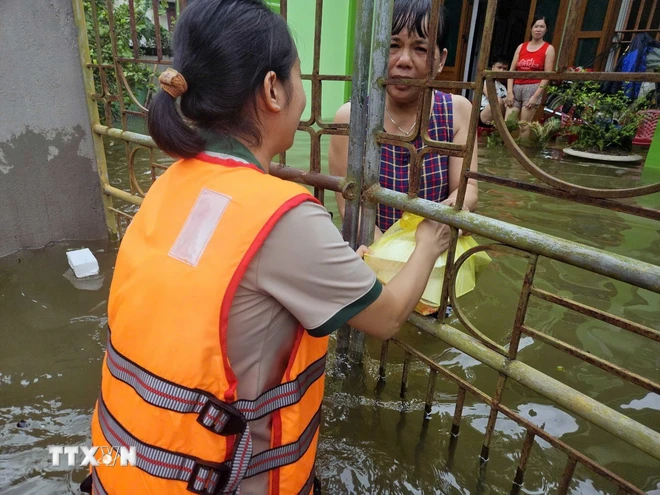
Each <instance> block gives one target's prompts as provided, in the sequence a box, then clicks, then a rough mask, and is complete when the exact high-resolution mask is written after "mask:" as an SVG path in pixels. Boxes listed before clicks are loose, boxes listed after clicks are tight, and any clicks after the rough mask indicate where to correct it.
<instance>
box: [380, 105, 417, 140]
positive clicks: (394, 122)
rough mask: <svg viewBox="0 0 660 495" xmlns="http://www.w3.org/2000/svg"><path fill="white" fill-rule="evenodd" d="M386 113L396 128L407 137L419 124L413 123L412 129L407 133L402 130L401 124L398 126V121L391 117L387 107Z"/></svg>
mask: <svg viewBox="0 0 660 495" xmlns="http://www.w3.org/2000/svg"><path fill="white" fill-rule="evenodd" d="M385 112H386V113H387V118H388V119H390V121H391V122H392V123H393V124H394V125H395V126H396V128H397V129H399V130H400V131H401V132H402V133H403V134H404V135H405V136H407V135H408V134H410V133H411V132H412V130H413V129H414V128H415V124H416V123H417V122H413V125H412V127H411V128H410V129H408V130H407V131H404V130H403V129H401V127H399V124H397V123H396V121H395V120H394V119H393V118H392V115H390V111H389V110H388V109H387V107H385Z"/></svg>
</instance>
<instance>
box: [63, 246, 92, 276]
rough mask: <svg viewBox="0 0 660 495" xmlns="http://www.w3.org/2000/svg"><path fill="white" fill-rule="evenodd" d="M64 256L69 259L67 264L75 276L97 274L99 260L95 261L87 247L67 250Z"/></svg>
mask: <svg viewBox="0 0 660 495" xmlns="http://www.w3.org/2000/svg"><path fill="white" fill-rule="evenodd" d="M66 258H67V260H69V266H70V267H71V269H72V270H73V273H74V274H75V275H76V277H77V278H85V277H91V276H92V275H98V274H99V262H98V261H96V258H95V257H94V255H93V254H92V252H91V251H90V250H89V249H87V248H85V249H78V250H76V251H68V252H67V253H66Z"/></svg>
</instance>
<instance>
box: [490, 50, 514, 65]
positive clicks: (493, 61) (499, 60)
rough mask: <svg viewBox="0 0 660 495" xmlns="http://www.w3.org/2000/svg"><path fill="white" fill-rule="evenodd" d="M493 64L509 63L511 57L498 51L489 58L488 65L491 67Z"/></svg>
mask: <svg viewBox="0 0 660 495" xmlns="http://www.w3.org/2000/svg"><path fill="white" fill-rule="evenodd" d="M495 64H502V65H510V64H511V59H510V58H509V57H506V56H505V55H503V54H501V53H499V54H497V55H495V56H493V57H492V58H491V59H490V66H491V67H492V66H493V65H495Z"/></svg>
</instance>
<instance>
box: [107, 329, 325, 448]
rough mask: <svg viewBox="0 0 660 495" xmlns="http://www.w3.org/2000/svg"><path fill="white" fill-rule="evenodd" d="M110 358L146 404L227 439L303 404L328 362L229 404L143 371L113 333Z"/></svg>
mask: <svg viewBox="0 0 660 495" xmlns="http://www.w3.org/2000/svg"><path fill="white" fill-rule="evenodd" d="M106 356H107V357H106V365H107V367H108V370H109V371H110V373H111V374H112V376H113V377H115V378H116V379H117V380H121V381H122V382H124V383H126V384H127V385H129V386H130V387H131V388H133V390H135V392H136V393H137V394H138V395H139V396H140V397H142V399H144V400H145V401H146V402H148V403H149V404H151V405H153V406H157V407H162V408H163V409H169V410H170V411H176V412H180V413H197V414H199V417H198V420H197V421H198V422H199V423H200V424H201V425H202V426H204V427H205V428H207V429H209V430H210V431H212V432H214V433H217V434H219V435H225V436H226V435H235V434H237V433H239V432H240V431H242V430H243V428H244V425H243V422H244V421H254V420H257V419H259V418H262V417H264V416H266V415H267V414H270V413H272V412H274V411H277V410H278V409H282V408H285V407H288V406H291V405H293V404H296V403H297V402H299V401H300V399H301V398H302V397H303V395H305V392H306V391H307V389H308V388H309V387H310V386H311V385H312V384H313V383H314V382H315V381H316V380H318V379H319V378H321V377H322V376H323V373H324V372H325V361H326V356H325V355H324V356H323V357H321V358H320V359H318V360H316V361H314V362H313V363H312V364H311V365H309V366H308V367H307V369H305V370H304V371H303V372H302V373H300V374H299V375H298V376H297V377H296V378H295V379H294V380H291V381H290V382H286V383H282V384H280V385H278V386H276V387H273V388H271V389H270V390H267V391H266V392H264V393H263V394H261V395H260V396H259V397H257V398H256V399H254V400H243V399H241V400H238V401H236V402H234V403H232V404H228V403H226V402H223V401H220V400H219V399H217V398H216V397H215V396H214V395H213V394H210V393H208V392H205V391H203V390H199V389H192V388H187V387H184V386H182V385H179V384H176V383H174V382H171V381H169V380H166V379H164V378H161V377H159V376H157V375H155V374H153V373H151V372H150V371H148V370H146V369H144V368H142V367H141V366H139V365H138V364H136V363H134V362H133V361H131V360H130V359H128V358H127V357H125V356H124V355H122V354H121V353H120V352H119V351H117V349H115V348H114V346H113V345H112V338H111V334H110V331H108V346H107V349H106ZM238 411H240V414H238ZM241 416H242V417H241Z"/></svg>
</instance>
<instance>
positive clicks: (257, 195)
mask: <svg viewBox="0 0 660 495" xmlns="http://www.w3.org/2000/svg"><path fill="white" fill-rule="evenodd" d="M256 27H258V29H256ZM173 50H174V57H173V63H172V69H168V70H167V71H165V72H164V73H163V74H162V75H161V77H160V82H161V87H162V90H161V91H160V92H159V93H158V94H157V96H156V98H155V99H154V102H153V104H152V106H151V107H150V111H149V132H150V134H151V135H152V137H153V139H154V141H155V142H156V143H157V144H158V146H159V147H160V148H161V149H163V150H164V151H165V152H167V153H169V154H170V155H172V156H174V157H176V158H178V159H179V161H177V162H176V163H174V164H173V165H172V166H171V167H170V168H169V169H168V170H167V171H166V172H165V173H164V174H163V175H162V176H160V177H159V178H158V179H157V180H156V182H155V183H154V184H153V186H152V187H151V189H150V190H149V192H148V194H147V195H146V198H145V200H144V202H143V205H142V206H141V208H140V210H139V212H138V213H137V214H136V215H135V218H134V220H133V222H132V224H131V225H130V227H129V228H128V229H127V232H126V235H125V237H124V239H123V241H122V245H121V248H120V250H119V254H118V258H117V263H116V267H115V271H114V276H113V281H112V286H111V290H110V299H109V304H108V326H109V338H108V345H107V349H106V355H105V359H104V363H103V370H102V382H101V393H100V396H99V399H98V401H97V404H96V408H95V411H94V416H93V419H92V442H93V444H94V445H96V446H125V447H135V448H136V451H137V463H136V465H135V466H121V467H120V466H114V467H113V466H107V465H104V464H103V463H102V462H101V463H99V465H98V466H94V467H92V473H91V475H90V478H89V479H88V481H87V483H86V484H85V485H86V488H87V489H90V488H91V490H92V492H93V493H94V494H95V495H96V494H98V495H103V494H109V495H115V494H117V495H124V494H129V493H140V494H185V493H198V494H215V493H235V492H237V491H239V490H240V493H242V494H244V495H253V494H280V495H288V494H298V493H306V494H309V493H311V492H312V491H313V485H314V480H315V472H314V464H315V458H316V446H317V441H318V430H319V424H320V409H321V402H322V399H323V384H324V382H323V380H324V369H325V356H326V352H327V343H328V336H329V335H330V334H331V333H332V332H333V331H334V330H335V329H336V328H338V327H339V326H341V325H342V324H344V323H346V322H348V323H350V324H351V325H353V326H354V327H356V328H358V329H359V330H361V331H363V332H365V333H367V334H370V335H372V336H375V337H378V338H381V339H386V338H389V337H391V336H392V335H393V334H395V333H396V332H397V331H398V329H399V327H400V326H401V325H402V324H403V322H404V321H405V320H406V319H407V317H408V316H409V315H410V313H411V312H412V310H413V308H414V307H415V304H416V303H417V302H418V301H419V299H420V297H421V294H422V292H423V290H424V287H425V285H426V282H427V280H428V277H429V275H430V273H431V270H432V267H433V264H434V262H435V260H436V259H437V258H438V256H439V255H440V254H441V253H442V251H444V249H446V247H447V239H448V235H447V230H448V229H447V227H446V226H444V225H440V224H438V223H435V222H431V221H425V222H423V223H422V224H421V225H420V227H419V228H418V230H417V248H416V250H415V252H414V253H413V255H412V257H411V258H410V261H409V262H408V264H407V265H406V266H405V267H404V269H402V270H401V272H400V273H399V274H398V275H397V277H396V278H395V279H394V280H393V281H392V282H390V283H389V284H388V285H387V287H382V286H381V284H380V283H379V282H378V281H377V280H376V278H375V276H374V274H373V273H372V272H371V270H370V269H369V268H368V267H367V266H366V265H365V264H364V262H363V261H362V260H361V259H360V257H359V256H358V255H357V254H356V253H355V252H353V251H352V250H351V249H350V247H349V246H348V245H347V243H346V242H344V241H343V239H342V238H341V236H340V234H339V232H338V231H337V229H336V228H335V226H334V225H333V224H332V222H331V219H330V215H329V214H328V213H327V212H326V210H325V209H324V208H323V207H322V206H321V205H320V204H318V202H316V201H315V199H314V198H313V196H312V195H310V194H309V192H308V191H307V190H306V189H305V188H304V187H302V186H300V185H297V184H294V183H291V182H287V181H283V180H280V179H278V178H276V177H274V176H271V175H269V173H268V172H269V166H270V162H271V160H272V158H273V157H274V156H276V155H278V154H279V153H280V152H283V151H285V150H287V149H288V148H289V147H291V145H292V143H293V137H294V134H295V131H296V128H297V126H298V122H299V120H300V116H301V114H302V112H303V109H304V107H305V104H306V99H305V94H304V91H303V88H302V81H301V75H300V61H299V60H298V55H297V51H296V47H295V44H294V42H293V40H292V38H291V35H290V33H289V31H288V28H287V26H286V23H285V21H284V20H283V19H282V18H281V17H280V16H278V15H276V14H274V13H273V12H271V11H270V10H269V9H268V8H267V7H266V5H265V4H264V2H263V0H241V1H236V0H195V1H194V2H190V3H189V6H188V7H187V8H186V9H184V11H183V13H182V15H181V17H180V18H179V20H178V21H177V24H176V30H175V33H174V44H173ZM89 485H91V487H90V486H89Z"/></svg>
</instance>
